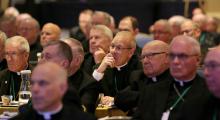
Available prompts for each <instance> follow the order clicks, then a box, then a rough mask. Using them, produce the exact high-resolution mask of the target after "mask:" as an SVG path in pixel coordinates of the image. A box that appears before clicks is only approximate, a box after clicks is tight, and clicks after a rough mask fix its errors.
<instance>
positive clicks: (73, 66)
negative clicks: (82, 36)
mask: <svg viewBox="0 0 220 120" xmlns="http://www.w3.org/2000/svg"><path fill="white" fill-rule="evenodd" d="M64 42H66V43H67V44H68V45H69V46H70V47H71V49H72V55H73V59H72V61H71V63H70V66H69V69H68V73H69V77H68V84H69V86H72V87H74V88H76V90H77V92H78V94H79V96H80V98H81V101H82V103H83V105H85V107H86V111H87V112H91V113H94V112H95V108H96V101H97V98H98V89H97V88H98V87H97V86H98V83H97V81H96V80H94V79H93V78H92V77H91V76H90V75H89V74H88V73H86V72H85V71H84V70H83V69H81V68H80V66H81V64H82V62H83V60H84V51H83V47H82V44H81V43H80V42H79V41H78V40H76V39H73V38H67V39H64Z"/></svg>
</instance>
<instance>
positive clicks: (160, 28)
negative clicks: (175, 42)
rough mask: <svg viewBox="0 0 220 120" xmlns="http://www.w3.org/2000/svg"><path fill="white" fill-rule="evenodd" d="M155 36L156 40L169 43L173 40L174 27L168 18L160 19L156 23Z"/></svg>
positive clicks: (154, 26) (154, 27)
mask: <svg viewBox="0 0 220 120" xmlns="http://www.w3.org/2000/svg"><path fill="white" fill-rule="evenodd" d="M153 37H154V40H161V41H163V42H166V43H168V44H169V43H170V41H171V40H172V28H171V25H170V24H169V22H168V21H167V20H165V19H160V20H158V21H156V22H155V23H154V25H153Z"/></svg>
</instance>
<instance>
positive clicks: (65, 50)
mask: <svg viewBox="0 0 220 120" xmlns="http://www.w3.org/2000/svg"><path fill="white" fill-rule="evenodd" d="M51 45H57V46H58V49H59V54H60V55H62V57H64V58H66V59H67V60H68V61H69V63H71V61H72V58H73V56H72V50H71V48H70V46H69V45H68V44H66V43H65V42H63V41H61V40H53V41H50V42H48V44H46V45H45V46H44V48H46V47H48V46H51Z"/></svg>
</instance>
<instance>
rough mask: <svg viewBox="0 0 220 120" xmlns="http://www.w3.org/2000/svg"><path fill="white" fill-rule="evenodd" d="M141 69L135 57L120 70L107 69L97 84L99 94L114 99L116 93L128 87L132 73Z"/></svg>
mask: <svg viewBox="0 0 220 120" xmlns="http://www.w3.org/2000/svg"><path fill="white" fill-rule="evenodd" d="M141 68H142V65H141V63H140V62H139V59H138V57H137V56H136V55H133V57H132V58H131V59H130V60H129V62H128V64H127V65H125V66H124V67H122V68H121V70H117V68H107V69H106V71H105V72H104V76H103V78H102V80H100V82H99V85H100V86H99V88H100V89H99V91H100V93H104V94H105V95H107V96H112V97H114V96H115V95H116V93H117V92H118V91H121V90H123V89H125V88H126V87H127V86H128V85H129V78H130V75H131V73H132V71H134V70H138V69H141Z"/></svg>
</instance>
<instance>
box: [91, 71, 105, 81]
mask: <svg viewBox="0 0 220 120" xmlns="http://www.w3.org/2000/svg"><path fill="white" fill-rule="evenodd" d="M92 76H93V77H94V78H95V80H96V81H100V80H101V79H102V78H103V76H104V73H99V72H97V70H96V69H95V70H94V72H93V73H92Z"/></svg>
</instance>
